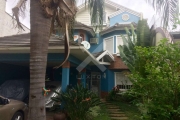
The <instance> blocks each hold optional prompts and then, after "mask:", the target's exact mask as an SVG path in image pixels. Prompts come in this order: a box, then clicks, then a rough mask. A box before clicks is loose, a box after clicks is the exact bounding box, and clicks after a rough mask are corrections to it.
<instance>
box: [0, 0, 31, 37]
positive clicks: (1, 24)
mask: <svg viewBox="0 0 180 120" xmlns="http://www.w3.org/2000/svg"><path fill="white" fill-rule="evenodd" d="M5 9H6V0H0V37H3V36H9V35H15V34H23V33H29V32H30V29H29V28H27V27H26V26H25V25H23V28H24V31H20V32H19V30H18V28H16V27H15V21H14V20H13V18H12V16H11V15H9V14H8V13H7V12H6V11H5ZM13 22H14V25H13Z"/></svg>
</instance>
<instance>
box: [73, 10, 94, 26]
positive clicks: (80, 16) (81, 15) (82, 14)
mask: <svg viewBox="0 0 180 120" xmlns="http://www.w3.org/2000/svg"><path fill="white" fill-rule="evenodd" d="M90 20H91V19H90V13H89V11H88V8H87V7H86V9H85V8H83V10H81V11H79V12H78V13H77V14H76V21H78V22H81V23H83V24H85V25H88V26H89V25H90V24H91V21H90Z"/></svg>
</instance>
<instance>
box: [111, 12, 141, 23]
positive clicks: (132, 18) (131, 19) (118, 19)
mask: <svg viewBox="0 0 180 120" xmlns="http://www.w3.org/2000/svg"><path fill="white" fill-rule="evenodd" d="M123 14H128V15H129V20H127V21H124V20H123V19H122V15H123ZM139 20H140V17H138V16H135V15H133V14H131V13H128V12H123V13H121V14H119V15H117V16H114V17H112V18H111V19H110V26H113V25H114V24H116V23H124V22H135V23H138V21H139Z"/></svg>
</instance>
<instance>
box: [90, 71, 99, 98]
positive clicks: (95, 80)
mask: <svg viewBox="0 0 180 120" xmlns="http://www.w3.org/2000/svg"><path fill="white" fill-rule="evenodd" d="M100 84H101V74H100V73H99V72H91V91H93V92H94V93H95V94H97V95H98V96H100Z"/></svg>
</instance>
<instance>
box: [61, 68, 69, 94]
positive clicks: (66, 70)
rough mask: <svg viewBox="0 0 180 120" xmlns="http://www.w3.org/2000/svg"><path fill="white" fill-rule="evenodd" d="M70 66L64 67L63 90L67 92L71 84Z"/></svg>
mask: <svg viewBox="0 0 180 120" xmlns="http://www.w3.org/2000/svg"><path fill="white" fill-rule="evenodd" d="M69 71H70V69H69V68H62V91H63V92H65V91H66V88H67V86H68V85H69Z"/></svg>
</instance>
